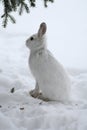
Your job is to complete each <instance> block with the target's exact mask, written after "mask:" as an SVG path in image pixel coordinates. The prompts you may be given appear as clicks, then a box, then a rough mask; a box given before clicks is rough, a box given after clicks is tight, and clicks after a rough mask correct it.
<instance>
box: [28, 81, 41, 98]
mask: <svg viewBox="0 0 87 130" xmlns="http://www.w3.org/2000/svg"><path fill="white" fill-rule="evenodd" d="M29 93H30V95H31V96H32V97H34V98H37V97H38V96H39V95H40V93H39V86H38V83H37V82H36V86H35V89H34V90H31V91H30V92H29Z"/></svg>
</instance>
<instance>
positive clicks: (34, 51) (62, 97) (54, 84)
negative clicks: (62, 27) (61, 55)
mask: <svg viewBox="0 0 87 130" xmlns="http://www.w3.org/2000/svg"><path fill="white" fill-rule="evenodd" d="M46 30H47V26H46V23H44V22H43V23H41V25H40V28H39V30H38V32H37V33H36V34H34V35H32V36H31V37H30V38H29V39H27V41H26V46H27V47H28V48H29V49H30V57H29V66H30V69H31V72H32V74H33V76H34V78H35V80H36V86H35V89H34V90H32V91H30V95H31V96H32V97H35V98H41V99H43V100H44V99H48V100H55V101H67V100H69V95H70V79H69V77H68V74H67V72H66V71H65V69H64V68H63V66H62V65H61V64H60V63H59V62H58V61H57V60H56V59H55V58H54V57H53V55H52V54H51V52H50V51H49V50H48V49H47V46H46V38H45V33H46ZM40 91H41V93H42V94H40Z"/></svg>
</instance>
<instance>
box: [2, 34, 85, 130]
mask: <svg viewBox="0 0 87 130" xmlns="http://www.w3.org/2000/svg"><path fill="white" fill-rule="evenodd" d="M25 39H26V36H25V35H24V37H23V36H20V37H18V36H16V37H15V36H13V37H12V34H8V33H7V34H5V35H4V34H3V35H2V36H1V38H0V48H1V51H0V130H57V129H58V130H86V129H87V116H86V115H87V71H86V70H79V69H68V72H69V74H70V76H71V80H72V99H73V100H72V101H71V102H70V103H65V104H64V103H61V102H52V101H50V102H44V101H42V100H39V99H34V98H32V97H31V96H30V95H29V90H31V89H33V88H34V84H35V81H34V79H33V77H32V75H31V72H30V70H29V68H28V56H29V52H28V49H27V48H26V46H25ZM12 88H14V92H13V93H11V89H12Z"/></svg>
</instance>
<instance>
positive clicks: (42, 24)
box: [38, 23, 47, 37]
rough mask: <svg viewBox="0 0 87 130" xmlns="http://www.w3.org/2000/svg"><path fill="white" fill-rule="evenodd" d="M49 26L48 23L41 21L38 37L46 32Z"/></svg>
mask: <svg viewBox="0 0 87 130" xmlns="http://www.w3.org/2000/svg"><path fill="white" fill-rule="evenodd" d="M46 30H47V27H46V23H41V24H40V28H39V30H38V37H42V36H43V35H44V34H45V33H46Z"/></svg>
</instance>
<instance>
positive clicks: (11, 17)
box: [8, 14, 16, 23]
mask: <svg viewBox="0 0 87 130" xmlns="http://www.w3.org/2000/svg"><path fill="white" fill-rule="evenodd" d="M8 18H10V21H11V22H12V23H16V21H15V18H14V17H13V16H12V15H10V14H8Z"/></svg>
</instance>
